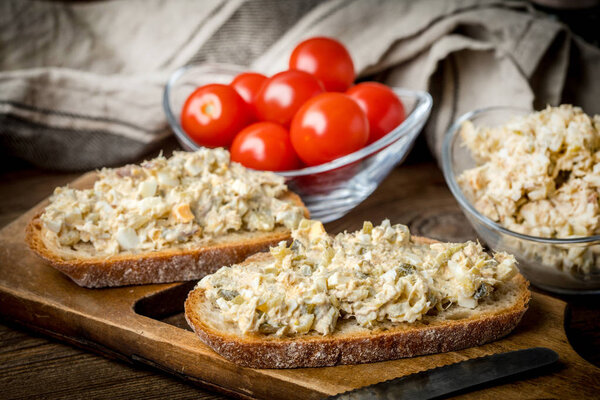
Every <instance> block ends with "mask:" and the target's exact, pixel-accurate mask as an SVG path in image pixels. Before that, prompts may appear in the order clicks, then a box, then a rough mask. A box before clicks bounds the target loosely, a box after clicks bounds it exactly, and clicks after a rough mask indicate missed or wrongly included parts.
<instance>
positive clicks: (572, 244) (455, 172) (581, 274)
mask: <svg viewBox="0 0 600 400" xmlns="http://www.w3.org/2000/svg"><path fill="white" fill-rule="evenodd" d="M530 112H531V111H530V110H524V109H519V108H512V107H490V108H484V109H479V110H475V111H472V112H469V113H466V114H464V115H462V116H461V117H460V118H458V120H457V121H456V122H455V123H454V124H453V125H452V126H451V127H450V129H449V130H448V132H447V133H446V136H445V137H444V143H443V147H442V169H443V172H444V178H445V179H446V183H447V184H448V186H449V187H450V190H451V191H452V194H453V195H454V197H455V198H456V200H457V201H458V204H459V205H460V207H461V209H462V211H463V213H464V214H465V216H466V217H467V219H468V220H469V222H470V223H471V225H473V228H474V229H475V231H476V232H477V234H478V235H479V237H480V238H481V239H482V240H483V241H484V242H485V243H487V245H488V246H489V247H490V248H492V249H494V250H502V251H506V252H507V253H511V254H514V255H515V257H516V258H517V260H518V262H519V269H520V271H521V272H522V273H523V275H525V277H527V279H529V280H530V281H531V283H532V284H534V285H536V286H538V287H540V288H542V289H545V290H548V291H551V292H555V293H561V294H597V293H600V235H596V236H589V237H578V238H569V239H550V238H543V237H537V236H529V235H524V234H521V233H517V232H513V231H511V230H508V229H506V228H504V227H503V226H501V225H500V224H498V223H496V222H494V221H492V220H491V219H489V218H488V217H486V216H485V215H483V214H481V213H479V211H477V210H476V209H475V207H474V206H473V204H472V203H471V202H470V200H469V199H468V198H467V196H465V194H464V193H463V191H462V189H461V187H460V185H459V184H458V183H457V181H456V177H457V176H459V175H460V174H461V173H462V171H464V170H465V169H468V168H472V167H474V166H476V165H477V164H476V162H475V160H474V159H473V157H472V155H471V152H470V151H469V149H468V148H467V147H466V146H465V145H464V143H463V140H462V138H461V136H460V134H459V132H460V128H461V124H462V123H463V122H464V121H466V120H470V121H471V122H473V124H474V125H475V126H497V125H500V124H504V123H506V122H508V121H509V120H510V119H511V118H512V117H515V116H521V115H525V114H528V113H530Z"/></svg>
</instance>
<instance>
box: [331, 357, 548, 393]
mask: <svg viewBox="0 0 600 400" xmlns="http://www.w3.org/2000/svg"><path fill="white" fill-rule="evenodd" d="M557 361H558V354H556V352H554V351H552V350H550V349H548V348H545V347H534V348H531V349H525V350H517V351H509V352H507V353H499V354H493V355H491V356H485V357H480V358H474V359H471V360H466V361H461V362H457V363H455V364H450V365H446V366H443V367H439V368H433V369H429V370H426V371H423V372H419V373H415V374H411V375H407V376H403V377H400V378H396V379H392V380H389V381H385V382H381V383H376V384H374V385H371V386H365V387H362V388H359V389H355V390H351V391H348V392H344V393H341V394H338V395H335V396H332V397H329V398H328V399H331V400H333V399H335V400H351V399H352V400H354V399H356V400H358V399H360V400H366V399H373V400H380V399H381V400H382V399H433V398H437V397H440V396H443V395H448V394H450V393H454V392H457V391H459V390H463V389H467V388H471V387H473V386H477V385H481V384H483V383H490V382H494V381H497V380H499V379H502V378H507V377H511V376H515V375H518V374H521V373H523V372H527V371H532V370H536V369H540V368H543V367H547V366H550V365H552V364H554V363H556V362H557Z"/></svg>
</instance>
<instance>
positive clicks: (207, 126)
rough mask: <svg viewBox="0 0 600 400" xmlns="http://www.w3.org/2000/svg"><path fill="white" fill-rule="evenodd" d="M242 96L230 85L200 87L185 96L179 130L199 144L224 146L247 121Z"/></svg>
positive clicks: (248, 115)
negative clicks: (181, 128)
mask: <svg viewBox="0 0 600 400" xmlns="http://www.w3.org/2000/svg"><path fill="white" fill-rule="evenodd" d="M249 118H250V113H249V110H248V106H246V103H245V102H244V99H242V97H241V96H240V95H239V94H238V93H237V92H236V91H235V89H233V88H232V87H231V86H227V85H221V84H211V85H206V86H201V87H199V88H198V89H196V90H195V91H194V92H193V93H192V94H191V95H190V97H188V98H187V100H186V101H185V104H184V105H183V110H182V111H181V126H182V127H183V130H184V131H186V132H187V134H188V135H189V136H190V137H191V138H192V140H194V142H196V143H198V144H199V145H201V146H206V147H225V146H229V145H230V144H231V141H232V140H233V137H234V136H235V135H236V133H238V132H239V131H240V129H242V128H243V127H244V126H246V124H247V123H248V121H249Z"/></svg>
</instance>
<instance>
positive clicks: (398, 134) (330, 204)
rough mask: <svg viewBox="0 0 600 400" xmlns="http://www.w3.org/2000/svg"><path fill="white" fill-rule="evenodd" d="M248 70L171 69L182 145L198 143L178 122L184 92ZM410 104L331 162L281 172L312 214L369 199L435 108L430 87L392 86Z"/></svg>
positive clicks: (328, 217) (330, 215) (168, 91)
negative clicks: (377, 134)
mask: <svg viewBox="0 0 600 400" xmlns="http://www.w3.org/2000/svg"><path fill="white" fill-rule="evenodd" d="M244 71H246V70H244V69H240V67H238V66H232V65H224V64H211V65H208V64H203V65H192V66H187V67H183V68H181V69H179V70H177V71H175V72H174V73H173V75H172V76H171V78H170V79H169V81H168V83H167V86H166V87H165V92H164V96H163V106H164V109H165V113H166V115H167V120H168V122H169V124H170V125H171V128H172V129H173V131H174V132H175V136H176V137H177V140H178V141H179V143H180V144H181V146H182V147H183V148H184V149H186V150H188V151H193V150H196V149H198V148H199V147H200V146H199V145H198V144H196V143H195V142H194V141H192V140H191V139H190V138H189V136H188V135H187V134H186V133H185V132H184V131H183V129H182V128H181V125H180V122H179V121H180V112H181V109H182V107H183V104H184V102H185V100H186V98H187V97H188V96H189V95H190V93H192V91H194V89H196V88H197V87H198V86H201V85H206V84H208V83H225V84H228V83H229V82H231V80H232V79H233V77H234V76H235V75H237V74H239V73H241V72H244ZM392 90H393V91H394V92H395V93H396V94H397V95H398V97H400V99H401V100H402V102H403V103H404V107H405V109H406V114H407V116H406V120H405V121H404V122H402V124H400V125H399V126H398V127H396V128H395V129H394V130H393V131H391V132H390V133H388V134H387V135H386V136H384V137H382V138H381V139H379V140H378V141H376V142H374V143H371V144H370V145H368V146H366V147H364V148H362V149H360V150H358V151H355V152H354V153H351V154H348V155H346V156H344V157H341V158H338V159H336V160H333V161H331V162H328V163H325V164H321V165H317V166H314V167H307V168H302V169H298V170H293V171H285V172H277V173H278V174H279V175H281V176H283V177H285V179H286V184H287V185H288V187H289V188H290V189H291V190H293V191H294V192H296V193H297V194H299V195H300V196H301V197H302V200H303V201H304V204H306V206H307V207H308V209H309V211H310V213H311V217H312V218H315V219H319V220H321V221H323V222H330V221H333V220H336V219H338V218H340V217H342V216H343V215H345V214H346V213H348V212H349V211H350V210H352V209H353V208H354V207H356V206H357V205H358V204H359V203H361V202H362V201H363V200H364V199H366V198H367V197H368V196H369V195H370V194H371V193H372V192H373V191H374V190H375V189H376V188H377V186H378V185H379V183H381V181H382V180H383V179H384V178H385V177H386V176H387V175H388V174H389V173H390V171H391V170H392V168H394V166H396V165H397V164H398V163H400V162H402V161H403V160H404V158H405V157H406V155H407V154H408V152H409V151H410V149H411V148H412V145H413V143H414V141H415V139H416V138H417V136H418V135H419V132H420V131H421V129H422V128H423V125H424V124H425V122H426V121H427V118H428V117H429V113H430V112H431V105H432V99H431V96H430V95H429V94H428V93H427V92H423V91H418V90H408V89H400V88H392Z"/></svg>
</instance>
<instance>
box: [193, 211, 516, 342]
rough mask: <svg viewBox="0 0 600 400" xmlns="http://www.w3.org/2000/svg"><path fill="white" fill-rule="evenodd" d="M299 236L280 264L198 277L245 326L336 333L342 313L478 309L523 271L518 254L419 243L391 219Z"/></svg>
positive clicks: (304, 228) (302, 231) (381, 316)
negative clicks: (344, 230) (496, 289)
mask: <svg viewBox="0 0 600 400" xmlns="http://www.w3.org/2000/svg"><path fill="white" fill-rule="evenodd" d="M292 236H293V238H294V241H293V242H292V244H291V245H290V246H287V244H286V243H285V242H281V243H280V244H279V245H278V246H277V247H272V248H271V255H272V256H273V257H272V259H271V260H270V261H265V262H256V263H250V264H245V265H243V266H240V265H234V266H232V267H223V268H221V269H220V270H219V271H217V272H216V273H214V274H212V275H209V276H206V277H205V278H204V279H202V280H201V281H200V283H199V284H198V287H200V288H204V289H205V293H206V296H207V299H208V300H209V301H211V302H212V304H214V306H215V307H217V308H218V309H219V313H220V315H221V316H222V318H223V319H224V320H225V321H227V322H230V323H233V324H236V325H237V326H238V328H239V329H240V331H241V332H243V333H248V332H254V333H258V332H260V333H269V334H276V335H278V336H284V335H294V334H304V333H308V332H310V331H316V332H319V333H321V334H328V333H331V332H332V331H334V330H335V328H336V324H337V321H338V319H341V318H354V319H355V320H356V322H357V323H358V324H360V325H361V326H365V327H373V326H376V325H377V324H378V323H381V322H384V321H392V322H414V321H416V320H418V319H420V318H422V316H423V315H425V314H426V313H427V312H428V311H430V310H432V309H436V310H442V309H445V308H447V307H449V306H450V305H451V304H453V303H454V304H457V305H459V306H463V307H468V308H474V307H476V306H477V303H478V300H479V299H482V298H485V297H486V296H488V295H489V294H490V293H491V292H492V291H493V290H494V286H496V285H497V284H498V283H500V282H503V281H507V280H508V279H510V278H511V277H512V276H513V275H514V274H515V272H516V268H515V265H516V261H515V259H514V257H513V256H511V255H508V254H506V253H496V254H495V255H494V256H493V257H491V256H489V255H488V254H487V253H485V252H484V251H483V249H482V247H481V245H479V244H478V243H474V242H467V243H459V244H457V243H433V244H422V243H421V244H420V243H415V242H414V241H412V240H411V236H410V232H409V231H408V228H407V227H406V226H404V225H393V226H392V225H390V222H389V221H388V220H385V221H383V222H382V224H381V225H380V226H377V227H373V225H372V224H371V223H370V222H365V224H364V226H363V228H362V230H360V231H357V232H354V233H340V234H338V235H337V236H335V237H331V236H329V235H328V234H327V233H326V232H325V229H324V228H323V225H322V224H321V223H320V222H318V221H310V220H302V222H300V225H299V227H298V228H297V229H295V230H294V231H293V232H292ZM234 295H235V296H234Z"/></svg>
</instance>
